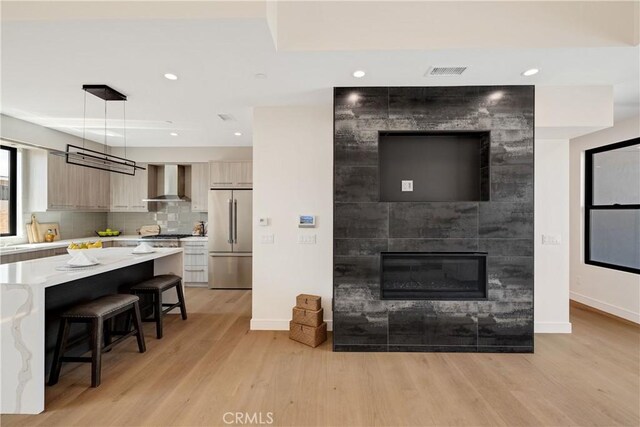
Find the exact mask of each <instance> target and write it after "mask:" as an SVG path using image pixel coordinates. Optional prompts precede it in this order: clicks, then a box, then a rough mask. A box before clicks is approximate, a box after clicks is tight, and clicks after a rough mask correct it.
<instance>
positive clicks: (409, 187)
mask: <svg viewBox="0 0 640 427" xmlns="http://www.w3.org/2000/svg"><path fill="white" fill-rule="evenodd" d="M402 191H413V180H402Z"/></svg>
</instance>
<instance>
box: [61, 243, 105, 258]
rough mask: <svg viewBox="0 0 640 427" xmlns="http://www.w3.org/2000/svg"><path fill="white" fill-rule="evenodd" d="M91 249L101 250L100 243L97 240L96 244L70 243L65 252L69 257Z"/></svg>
mask: <svg viewBox="0 0 640 427" xmlns="http://www.w3.org/2000/svg"><path fill="white" fill-rule="evenodd" d="M93 249H102V241H100V240H98V241H96V242H84V243H73V242H72V243H71V244H70V245H69V246H68V247H67V252H68V253H69V255H75V254H76V253H78V252H82V251H89V250H93Z"/></svg>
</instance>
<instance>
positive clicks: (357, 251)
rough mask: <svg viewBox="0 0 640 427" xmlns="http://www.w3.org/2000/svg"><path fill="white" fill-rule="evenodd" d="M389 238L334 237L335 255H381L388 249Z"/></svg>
mask: <svg viewBox="0 0 640 427" xmlns="http://www.w3.org/2000/svg"><path fill="white" fill-rule="evenodd" d="M387 242H388V240H387V239H334V241H333V254H334V256H359V255H379V254H380V252H386V251H387V250H388V244H387Z"/></svg>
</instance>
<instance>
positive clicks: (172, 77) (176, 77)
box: [164, 73, 178, 80]
mask: <svg viewBox="0 0 640 427" xmlns="http://www.w3.org/2000/svg"><path fill="white" fill-rule="evenodd" d="M164 77H165V79H168V80H178V76H176V75H175V74H171V73H167V74H165V75H164Z"/></svg>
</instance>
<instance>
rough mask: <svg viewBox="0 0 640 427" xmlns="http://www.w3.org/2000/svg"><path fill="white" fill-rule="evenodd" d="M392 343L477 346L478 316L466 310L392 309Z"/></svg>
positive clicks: (390, 320) (390, 341)
mask: <svg viewBox="0 0 640 427" xmlns="http://www.w3.org/2000/svg"><path fill="white" fill-rule="evenodd" d="M389 344H390V345H437V346H449V345H455V346H475V345H477V326H476V319H475V318H474V317H473V316H471V315H464V314H449V313H435V312H426V311H404V310H403V311H390V312H389Z"/></svg>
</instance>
